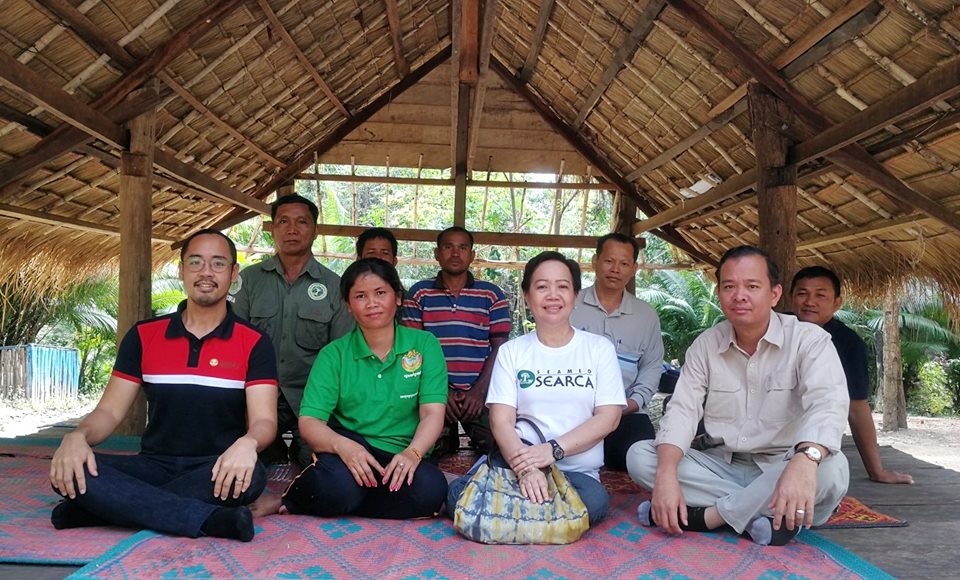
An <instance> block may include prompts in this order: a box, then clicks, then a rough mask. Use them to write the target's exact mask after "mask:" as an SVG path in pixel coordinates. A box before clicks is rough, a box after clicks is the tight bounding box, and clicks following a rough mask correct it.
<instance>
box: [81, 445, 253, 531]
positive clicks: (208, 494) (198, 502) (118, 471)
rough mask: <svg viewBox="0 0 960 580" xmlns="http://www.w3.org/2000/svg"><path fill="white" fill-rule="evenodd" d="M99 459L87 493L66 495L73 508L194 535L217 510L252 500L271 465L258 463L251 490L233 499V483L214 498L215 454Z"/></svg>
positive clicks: (112, 520) (107, 519) (124, 523)
mask: <svg viewBox="0 0 960 580" xmlns="http://www.w3.org/2000/svg"><path fill="white" fill-rule="evenodd" d="M96 458H97V472H98V473H99V475H98V476H97V477H92V476H91V475H90V474H89V473H86V474H85V476H86V480H87V492H86V493H84V494H82V495H81V494H77V497H76V499H72V500H71V499H66V500H65V501H66V502H68V503H70V504H72V507H73V508H79V509H82V510H84V511H86V512H87V513H88V514H91V515H93V516H96V518H99V519H100V520H103V522H104V523H105V524H110V525H115V526H121V527H127V528H148V529H151V530H155V531H158V532H163V533H165V534H172V535H177V536H187V537H190V538H196V537H198V536H199V535H200V526H201V525H203V522H204V521H206V519H207V518H208V517H210V514H212V513H213V511H214V510H215V509H217V508H218V507H234V506H241V505H246V504H249V503H250V502H252V501H253V500H255V499H257V497H259V496H260V493H261V492H263V488H264V487H265V486H266V484H267V473H266V469H264V467H263V465H262V464H261V463H260V462H257V466H256V468H255V469H254V472H253V478H252V481H251V482H250V487H249V488H248V489H247V491H245V492H244V493H242V494H240V496H239V497H237V498H234V497H233V488H232V487H231V489H230V495H229V497H228V498H227V499H226V500H221V499H220V498H219V497H214V495H213V482H212V481H210V478H211V476H212V474H213V465H214V464H215V463H216V461H217V457H216V456H212V457H175V456H169V455H144V454H140V455H108V454H101V453H97V454H96ZM84 469H86V468H84Z"/></svg>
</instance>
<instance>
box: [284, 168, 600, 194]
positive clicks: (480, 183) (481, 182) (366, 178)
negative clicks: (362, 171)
mask: <svg viewBox="0 0 960 580" xmlns="http://www.w3.org/2000/svg"><path fill="white" fill-rule="evenodd" d="M297 179H311V180H314V181H324V182H334V183H383V184H388V183H389V184H390V185H436V186H451V185H453V183H454V180H453V179H432V178H427V177H397V176H393V175H391V176H389V177H386V176H384V177H380V176H374V175H347V174H330V173H310V172H306V171H305V172H303V173H300V174H299V175H297ZM467 187H505V188H507V187H512V188H514V189H563V190H585V191H594V190H608V191H613V190H616V189H618V187H617V185H616V184H614V183H568V182H563V183H555V182H552V181H502V180H495V179H468V180H467Z"/></svg>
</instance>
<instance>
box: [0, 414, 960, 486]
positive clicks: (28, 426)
mask: <svg viewBox="0 0 960 580" xmlns="http://www.w3.org/2000/svg"><path fill="white" fill-rule="evenodd" d="M95 405H96V401H95V400H84V401H80V402H77V401H73V402H71V403H65V402H56V401H51V402H49V403H48V404H46V405H42V406H40V405H30V404H25V403H19V404H11V403H8V402H2V401H0V437H19V436H22V435H29V434H30V433H36V432H37V431H39V430H41V429H43V428H44V427H50V426H53V425H56V424H57V423H60V422H62V421H69V420H75V419H77V418H79V417H83V416H84V415H85V414H87V413H89V412H90V411H91V410H92V409H93V407H94V406H95ZM873 418H874V421H875V422H876V424H877V441H878V442H879V443H880V445H890V446H892V447H894V448H896V449H899V450H900V451H903V452H905V453H909V454H910V455H913V456H914V457H916V458H918V459H922V460H923V461H928V462H930V463H933V464H936V465H942V466H943V467H946V468H948V469H953V470H955V471H960V417H913V416H911V417H908V418H907V429H905V430H901V431H884V430H883V416H882V415H880V414H877V413H874V415H873Z"/></svg>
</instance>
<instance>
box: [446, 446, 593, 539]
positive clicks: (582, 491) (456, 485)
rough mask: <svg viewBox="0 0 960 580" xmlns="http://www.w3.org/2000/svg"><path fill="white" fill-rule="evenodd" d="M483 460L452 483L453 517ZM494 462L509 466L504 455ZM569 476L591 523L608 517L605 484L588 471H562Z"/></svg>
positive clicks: (449, 511)
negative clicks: (587, 472)
mask: <svg viewBox="0 0 960 580" xmlns="http://www.w3.org/2000/svg"><path fill="white" fill-rule="evenodd" d="M483 461H485V459H484V460H482V461H477V463H476V465H474V466H473V467H471V468H470V471H468V472H467V474H466V475H464V476H463V477H460V478H457V479H455V480H454V481H452V482H451V483H450V491H449V492H447V514H449V515H450V517H453V507H454V506H455V505H457V501H458V500H459V499H460V496H461V495H463V490H464V488H466V487H467V483H469V481H470V478H471V477H473V474H474V473H476V471H477V469H479V468H480V465H481V464H482V463H483ZM493 464H494V465H495V466H497V467H509V466H508V465H507V462H506V460H504V459H503V456H501V455H500V454H497V455H495V456H494V458H493ZM560 473H562V474H564V475H565V476H566V477H567V481H569V482H570V485H572V486H573V489H575V490H577V495H579V496H580V500H581V501H583V504H584V505H585V506H587V516H588V517H589V519H590V525H591V526H594V525H596V524H598V523H600V522H602V521H603V518H605V517H607V509H608V508H609V507H610V494H608V493H607V490H606V488H605V487H603V484H602V483H600V482H599V481H597V480H596V479H594V478H592V477H590V476H589V475H587V474H586V473H580V472H579V471H561V472H560Z"/></svg>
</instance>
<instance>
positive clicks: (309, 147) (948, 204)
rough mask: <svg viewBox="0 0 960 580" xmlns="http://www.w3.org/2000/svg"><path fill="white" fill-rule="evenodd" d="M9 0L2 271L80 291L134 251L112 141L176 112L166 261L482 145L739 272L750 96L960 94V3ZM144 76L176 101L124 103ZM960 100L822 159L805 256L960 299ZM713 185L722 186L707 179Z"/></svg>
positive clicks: (801, 135) (0, 131)
mask: <svg viewBox="0 0 960 580" xmlns="http://www.w3.org/2000/svg"><path fill="white" fill-rule="evenodd" d="M0 5H2V10H3V14H4V16H3V18H2V22H0V33H2V34H0V53H3V55H5V56H6V57H8V58H7V59H6V60H4V61H3V62H2V63H0V70H5V71H13V72H12V73H9V72H8V73H4V74H2V75H0V77H2V78H0V271H7V272H10V271H16V270H18V269H22V268H23V265H24V263H25V260H27V259H28V258H31V257H32V258H34V259H36V258H37V256H42V257H43V258H44V259H45V260H46V259H49V260H50V261H51V262H52V263H56V264H60V265H61V269H60V271H61V274H62V275H63V276H65V277H70V276H76V275H78V274H80V273H84V272H86V271H89V270H90V269H91V268H96V267H99V266H102V265H103V264H109V263H111V262H112V261H114V260H115V259H116V254H117V252H118V248H119V243H120V241H119V237H118V236H117V235H116V231H117V227H118V223H119V220H120V219H121V218H120V215H119V210H118V201H117V199H118V193H119V188H120V185H119V184H120V177H119V172H120V170H119V167H120V159H119V151H120V148H119V145H120V144H117V143H112V142H111V140H112V138H111V135H114V134H115V133H111V131H112V130H114V129H115V128H116V127H117V126H119V125H120V124H121V123H122V122H123V121H125V120H126V119H128V118H130V117H131V116H133V115H134V114H136V113H137V112H139V111H142V110H144V109H145V108H146V107H148V106H152V104H153V103H156V106H157V108H158V115H157V129H156V135H157V143H158V146H159V148H160V149H159V150H158V160H157V164H156V168H157V180H156V182H155V185H156V191H155V192H154V196H153V211H154V214H153V215H154V227H153V236H154V241H155V244H154V251H155V257H156V261H157V262H158V263H159V262H162V261H164V260H166V259H168V258H169V257H170V256H171V255H172V251H171V250H170V244H171V242H172V241H174V240H177V239H181V238H182V237H184V236H185V235H187V234H189V233H190V232H191V231H195V230H196V229H198V228H201V227H205V226H210V225H221V226H222V225H225V224H228V223H235V222H236V221H237V220H238V219H239V218H240V217H242V216H245V215H248V214H249V212H250V211H251V210H252V209H258V208H259V209H261V210H262V207H263V206H262V203H261V202H259V201H258V200H263V199H265V198H267V197H268V196H269V195H270V194H271V193H272V192H273V191H274V189H275V188H276V186H277V185H278V184H280V183H282V182H283V181H284V180H285V179H288V178H290V177H291V176H295V175H297V174H298V173H299V172H301V171H302V170H303V169H304V168H305V167H306V166H307V165H309V164H311V163H313V160H314V158H318V159H319V160H320V161H321V162H325V161H326V162H335V163H348V162H349V159H350V158H351V156H352V157H353V158H354V159H355V160H356V161H357V162H358V163H382V160H385V159H386V157H387V156H389V157H390V159H391V163H392V164H393V165H408V166H409V165H414V164H416V163H420V164H422V165H423V166H425V167H451V166H454V165H455V164H456V161H455V157H456V156H457V155H458V153H457V149H458V148H457V146H456V145H457V144H456V140H457V138H458V135H460V136H463V138H464V139H468V140H469V143H468V144H466V146H465V150H466V152H468V154H469V159H467V160H466V161H468V162H469V163H470V164H471V166H472V167H473V168H476V169H479V170H486V169H488V168H492V169H493V170H495V171H497V170H508V171H549V172H556V171H557V168H558V167H560V166H561V160H562V162H563V163H564V167H565V170H564V171H565V172H566V173H579V174H584V173H586V171H588V169H587V166H588V165H589V166H590V169H589V171H592V173H593V175H594V176H597V177H598V179H601V180H604V181H610V182H612V183H614V184H617V186H618V187H619V188H620V189H621V190H622V191H623V192H624V195H628V196H633V197H635V198H636V199H637V200H638V203H639V207H640V208H641V210H642V211H644V213H645V214H646V215H648V216H655V215H656V214H663V215H664V216H671V215H672V216H673V217H672V219H669V218H664V221H663V223H658V224H656V225H657V228H667V229H666V230H665V231H664V230H662V229H658V231H660V232H661V233H664V234H665V235H667V236H668V237H670V238H671V241H673V242H675V243H679V244H680V245H682V246H684V247H685V248H686V249H688V250H689V251H691V254H692V255H693V256H694V257H695V258H698V259H709V260H716V259H717V258H718V257H719V255H720V254H721V253H722V252H723V251H724V250H725V249H727V248H729V247H731V246H733V245H739V244H742V243H756V242H757V239H758V231H757V228H758V221H759V220H758V213H757V203H756V199H755V194H754V192H753V190H752V189H751V188H752V184H753V182H754V181H755V177H753V178H751V173H750V172H751V169H753V168H754V167H755V165H756V159H755V151H754V149H753V145H752V141H751V126H750V115H749V113H748V111H747V106H746V100H745V99H742V98H740V99H738V98H735V97H736V96H737V95H739V94H742V92H743V86H744V85H745V84H746V83H747V82H749V81H750V80H751V79H752V78H754V77H757V78H758V79H760V81H761V82H762V83H764V84H770V83H773V84H776V83H777V82H779V83H781V84H780V85H779V86H780V90H785V91H787V95H788V98H784V97H783V96H782V95H781V98H784V100H786V101H787V102H788V103H790V104H791V105H792V108H794V109H795V112H796V114H797V120H796V121H795V122H794V123H792V124H790V126H789V127H786V131H787V132H788V133H789V134H790V135H791V137H792V138H794V139H795V140H796V141H797V142H801V143H803V144H808V142H809V140H810V139H811V138H812V137H814V136H816V135H819V134H821V133H823V131H824V130H825V129H826V128H829V127H831V126H834V125H838V124H842V123H843V122H844V121H847V120H848V119H851V118H857V119H860V118H858V117H854V116H855V115H857V114H858V113H859V112H860V111H865V113H871V114H872V113H878V111H879V112H880V113H882V112H883V111H882V110H883V109H884V107H885V106H886V105H885V103H891V102H892V103H894V105H891V106H893V107H896V106H900V107H901V110H902V109H903V108H904V107H905V105H904V103H906V102H908V97H909V95H907V96H904V93H903V90H904V87H910V86H914V89H916V88H917V87H919V86H920V85H921V84H922V83H917V79H923V80H926V79H930V78H932V77H933V76H934V75H936V74H937V73H938V72H939V73H944V71H947V73H948V74H947V78H948V79H950V78H953V79H955V80H956V79H957V77H956V73H955V72H953V71H955V70H956V68H957V67H956V66H955V65H956V60H957V59H956V57H957V54H958V52H960V6H958V5H957V4H956V3H955V2H953V1H952V0H880V1H866V0H853V1H850V2H842V1H840V0H816V1H808V0H760V1H753V0H749V1H748V0H706V1H705V0H669V1H664V0H639V1H636V0H593V1H585V0H541V1H533V0H485V1H483V0H454V1H453V2H448V1H442V0H418V1H412V0H365V1H359V2H358V1H355V0H351V1H345V0H216V1H215V0H206V1H204V0H166V1H163V2H161V1H160V0H150V1H147V2H144V1H140V0H84V1H83V2H82V3H80V4H77V2H76V1H75V0H44V1H43V2H35V1H34V0H6V1H4V2H2V4H0ZM464 14H466V15H467V17H466V18H465V19H464ZM470 14H474V15H477V17H478V20H479V25H478V26H476V27H473V26H472V25H471V19H470V17H469V15H470ZM451 22H453V23H454V26H451ZM461 22H465V23H466V24H465V25H463V26H461V24H460V23H461ZM711 26H713V27H714V28H711ZM717 29H719V30H720V32H718V31H717ZM722 34H728V35H730V38H728V39H727V40H726V41H724V40H723V37H722ZM738 49H739V50H741V52H740V53H737V52H736V51H737V50H738ZM742 51H746V52H747V53H748V55H747V56H744V53H743V52H742ZM451 55H452V58H451ZM474 57H476V58H477V60H476V61H474V62H473V64H472V65H468V66H466V68H465V67H464V65H463V62H464V60H465V59H466V60H467V61H469V59H470V58H474ZM751 57H752V58H753V59H754V60H751ZM10 60H15V61H17V62H18V63H19V65H18V66H12V65H11V64H10V63H9V62H8V61H10ZM477 63H479V64H477ZM757 67H759V68H760V69H763V70H761V71H760V72H758V68H757ZM23 70H26V73H24V72H23ZM764 71H766V72H764ZM775 71H779V72H775ZM21 73H22V74H21ZM27 73H30V74H27ZM768 73H769V74H772V77H769V76H768V77H766V80H765V79H764V78H761V77H762V76H763V74H768ZM951 74H952V75H953V76H950V75H951ZM17 75H19V76H17ZM471 75H475V76H476V78H475V79H474V78H473V77H472V76H471ZM770 78H773V81H771V80H770ZM940 82H941V84H942V83H943V81H942V80H941V81H940ZM958 82H960V81H958ZM958 82H955V83H954V84H958ZM924 86H926V85H924ZM37 87H39V88H40V89H43V90H45V91H46V92H43V91H41V90H39V89H37ZM141 87H143V88H147V89H154V90H156V91H157V92H158V96H157V97H156V98H155V99H153V100H151V97H150V95H149V93H148V94H147V95H146V96H140V97H137V98H136V99H134V100H133V101H132V102H130V101H125V100H124V97H126V95H127V94H128V93H129V92H130V91H131V90H132V89H136V88H141ZM784 87H785V88H784ZM51 88H52V89H55V90H52V91H51V90H50V89H51ZM34 89H37V90H34ZM463 91H467V93H466V94H467V95H468V98H467V100H466V101H463V100H462V99H461V100H458V96H459V95H461V94H462V93H463ZM138 99H139V100H138ZM790 99H792V100H790ZM885 99H886V100H885ZM958 104H960V100H958V98H957V96H956V91H949V90H946V89H944V90H943V96H942V97H941V98H934V99H930V100H929V102H922V103H919V104H915V106H913V107H912V108H911V110H910V111H909V112H908V114H906V115H897V116H895V117H890V118H892V119H893V120H892V121H889V118H888V117H883V116H882V115H881V116H880V117H876V116H875V117H870V118H869V119H867V118H866V117H863V121H862V123H864V124H866V123H867V122H868V121H870V120H871V119H872V120H873V122H874V123H876V122H880V123H881V124H879V125H877V126H873V125H869V126H867V125H864V126H865V127H866V131H859V132H855V133H854V135H853V141H852V142H853V143H854V145H853V146H852V147H855V148H857V150H858V151H859V152H858V153H857V155H860V157H858V159H859V160H860V161H859V163H860V165H859V166H856V167H854V168H855V169H857V172H854V171H852V170H851V167H852V165H851V163H852V161H851V159H852V158H856V155H852V154H851V155H847V156H846V157H842V156H841V155H840V153H841V152H836V153H835V154H831V155H830V156H828V157H823V156H822V155H817V154H816V153H817V152H818V151H820V150H818V149H816V148H815V147H814V148H813V149H812V150H804V151H805V152H807V153H809V152H810V151H812V152H813V155H812V158H811V159H813V160H812V161H809V162H807V163H805V164H804V165H802V166H801V167H800V182H799V183H800V187H801V191H800V196H799V202H798V205H799V224H798V237H799V240H800V241H799V249H798V257H799V260H800V263H801V265H807V264H812V263H827V264H830V265H832V266H834V267H835V268H837V269H838V270H839V271H840V272H841V273H842V274H843V275H845V276H846V277H848V278H849V279H850V281H851V283H852V284H853V285H854V286H856V287H859V288H861V289H864V290H870V289H877V288H880V287H881V286H882V285H884V284H885V283H886V282H887V281H889V280H891V279H897V278H900V277H903V276H920V277H924V278H929V279H931V280H933V281H935V282H937V283H939V284H940V285H941V286H942V287H943V288H944V289H945V290H946V291H947V292H948V293H949V294H953V295H960V274H958V270H957V268H955V267H954V265H953V264H952V260H953V259H955V257H956V256H958V255H960V233H958V230H957V229H956V224H958V223H960V216H958V213H957V208H958V207H960V170H958V167H960V130H958V128H960V115H958V114H957V106H958ZM77 105H82V106H81V107H79V108H78V107H77ZM888 108H889V107H888ZM55 109H56V110H55ZM78 110H79V112H77V111H78ZM89 110H94V111H95V112H96V111H98V112H99V114H100V117H96V116H94V117H92V120H90V118H88V117H85V116H83V114H84V113H89ZM465 111H466V114H464V112H465ZM865 113H864V114H865ZM878 114H879V113H878ZM104 116H105V117H106V121H104V118H103V117H104ZM65 119H67V120H69V122H65V121H64V120H65ZM877 119H881V120H880V121H877ZM98 123H99V124H98ZM77 126H80V127H83V129H77V128H76V127H77ZM464 126H468V127H469V128H471V129H470V132H469V133H468V132H465V130H464V129H463V127H464ZM458 131H459V132H458ZM91 132H92V133H94V134H95V135H97V136H96V137H90V136H89V133H91ZM71 135H73V138H72V139H71ZM77 135H79V137H77ZM468 135H469V136H468ZM120 137H122V135H121V136H120ZM121 140H122V139H121ZM813 145H816V143H814V144H813ZM813 145H811V146H813ZM50 149H55V150H56V151H54V153H50V154H47V153H45V151H47V150H50ZM463 149H464V148H461V151H463ZM848 149H849V147H848V148H847V149H844V150H843V152H848ZM798 150H801V149H800V148H798ZM462 154H463V153H462V152H461V153H460V155H462ZM884 170H885V172H887V173H889V174H891V175H892V176H894V177H895V178H896V180H897V182H896V183H892V184H891V183H890V182H889V176H887V177H884V176H883V175H882V174H883V173H884ZM877 172H879V174H878V173H877ZM865 174H866V175H867V176H868V177H869V180H868V178H866V177H864V175H865ZM710 176H716V178H718V179H719V181H720V185H719V186H717V187H716V188H715V189H714V190H712V191H711V192H709V193H708V194H705V195H704V196H700V197H692V198H689V197H688V196H687V195H689V194H687V195H685V193H684V192H683V191H682V190H684V189H686V188H689V187H691V186H692V185H693V184H694V183H696V182H698V181H700V180H701V179H703V178H704V177H710ZM878 180H879V181H881V182H882V181H884V180H887V183H886V186H885V188H884V189H886V190H888V192H887V193H885V192H883V191H881V190H880V189H879V188H878V186H877V182H878ZM890 190H893V193H892V194H891V193H889V191H890ZM711 195H712V196H714V198H715V202H714V203H712V204H702V207H701V204H700V203H699V202H700V201H701V200H702V199H707V198H708V197H709V196H711ZM910 195H914V196H917V197H916V198H911V197H910ZM895 198H899V199H900V201H894V199H895ZM904 199H907V200H908V201H904ZM909 200H912V201H913V202H912V203H911V202H910V201H909ZM678 208H682V209H678ZM670 211H673V214H671V213H670ZM664 212H667V213H664ZM948 224H952V225H948ZM640 229H644V230H645V229H646V228H645V227H644V226H641V227H640ZM674 229H675V231H674Z"/></svg>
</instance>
